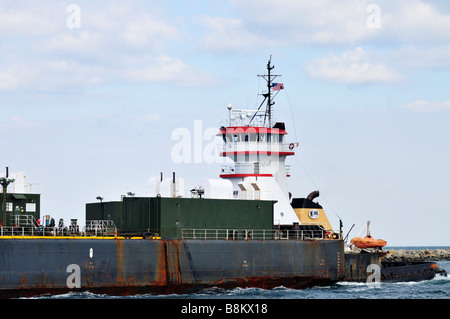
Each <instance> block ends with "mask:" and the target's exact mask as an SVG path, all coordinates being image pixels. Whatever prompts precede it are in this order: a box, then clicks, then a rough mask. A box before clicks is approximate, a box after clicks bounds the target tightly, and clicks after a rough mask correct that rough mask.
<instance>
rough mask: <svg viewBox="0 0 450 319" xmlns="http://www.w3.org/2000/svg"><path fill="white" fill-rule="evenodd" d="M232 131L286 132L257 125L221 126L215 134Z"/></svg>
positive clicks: (230, 132)
mask: <svg viewBox="0 0 450 319" xmlns="http://www.w3.org/2000/svg"><path fill="white" fill-rule="evenodd" d="M233 133H270V134H279V135H282V134H287V132H286V131H285V130H282V129H279V128H271V127H258V126H232V127H226V128H221V129H220V132H219V133H218V134H217V135H223V134H233Z"/></svg>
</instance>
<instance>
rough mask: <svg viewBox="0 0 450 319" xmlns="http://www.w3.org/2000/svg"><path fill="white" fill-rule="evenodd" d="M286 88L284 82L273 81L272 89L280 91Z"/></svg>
mask: <svg viewBox="0 0 450 319" xmlns="http://www.w3.org/2000/svg"><path fill="white" fill-rule="evenodd" d="M282 89H284V85H283V83H272V90H273V91H278V90H282Z"/></svg>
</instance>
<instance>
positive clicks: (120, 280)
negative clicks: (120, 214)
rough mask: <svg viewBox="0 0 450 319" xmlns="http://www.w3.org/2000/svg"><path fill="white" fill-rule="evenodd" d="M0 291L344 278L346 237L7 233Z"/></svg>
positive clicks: (170, 288) (133, 289)
mask: <svg viewBox="0 0 450 319" xmlns="http://www.w3.org/2000/svg"><path fill="white" fill-rule="evenodd" d="M0 255H1V257H0V262H1V264H0V297H3V298H8V297H19V296H34V295H39V294H60V293H66V292H69V291H86V290H88V291H91V292H94V293H107V294H113V295H128V294H138V293H157V294H167V293H190V292H194V291H198V290H201V289H203V288H207V287H223V288H234V287H260V288H267V289H270V288H274V287H277V286H285V287H288V288H306V287H311V286H315V285H330V284H332V283H335V282H337V281H340V280H341V279H342V278H343V274H344V273H343V270H344V258H343V255H344V254H343V241H342V240H302V241H296V240H266V241H262V240H248V241H246V240H242V241H232V240H178V239H176V240H150V239H145V240H144V239H128V240H127V239H108V240H102V239H48V238H47V239H32V240H31V239H2V240H0Z"/></svg>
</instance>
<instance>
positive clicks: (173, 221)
mask: <svg viewBox="0 0 450 319" xmlns="http://www.w3.org/2000/svg"><path fill="white" fill-rule="evenodd" d="M274 203H275V202H274V201H259V200H239V199H208V198H201V199H199V198H166V197H123V199H122V201H121V202H103V203H88V204H86V220H112V221H113V222H114V224H115V225H116V227H117V228H118V232H119V234H130V235H131V234H135V235H142V234H143V233H152V234H156V235H159V236H161V237H164V238H181V237H182V232H183V231H186V230H187V229H198V230H199V229H254V230H263V229H265V230H271V229H272V228H273V205H274Z"/></svg>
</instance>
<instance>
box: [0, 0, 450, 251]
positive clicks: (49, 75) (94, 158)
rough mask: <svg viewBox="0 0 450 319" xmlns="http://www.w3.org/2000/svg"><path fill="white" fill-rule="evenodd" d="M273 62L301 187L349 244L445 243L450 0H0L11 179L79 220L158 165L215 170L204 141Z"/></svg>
mask: <svg viewBox="0 0 450 319" xmlns="http://www.w3.org/2000/svg"><path fill="white" fill-rule="evenodd" d="M270 56H271V57H272V64H273V65H274V66H275V70H274V72H275V73H276V74H280V75H282V76H281V77H280V78H278V79H277V80H279V81H280V82H282V83H283V84H284V86H285V89H284V90H282V91H281V92H280V93H279V94H278V95H277V97H276V100H275V102H276V104H275V106H274V116H275V117H276V118H277V120H279V121H283V122H285V123H286V129H287V131H288V133H289V135H288V139H289V140H290V141H292V142H299V147H298V148H296V150H295V151H296V155H295V156H291V157H289V158H288V159H287V164H289V165H291V168H290V169H291V177H290V178H289V187H290V190H291V192H292V193H293V195H294V197H306V196H307V195H308V194H309V193H310V192H312V191H314V190H316V189H318V190H319V191H320V197H319V198H318V199H317V201H318V202H319V203H320V204H321V205H322V206H323V207H324V209H325V211H326V212H327V214H328V217H329V218H330V221H331V223H332V224H333V225H335V228H336V229H338V228H339V219H341V220H342V221H343V224H344V229H343V230H344V235H346V234H347V232H348V231H350V229H351V227H352V225H353V224H354V225H355V226H354V227H353V229H352V230H351V232H350V234H349V237H350V238H352V237H355V236H357V235H358V233H359V232H360V231H361V230H362V229H363V228H364V226H365V225H366V222H367V221H370V222H371V223H370V231H371V234H372V236H373V237H375V238H382V239H384V240H386V241H387V242H388V245H389V246H403V245H409V246H416V245H421V246H433V245H442V246H450V237H449V236H448V235H447V231H446V228H447V226H449V225H450V196H448V193H449V190H450V187H449V180H450V169H449V167H448V162H449V159H450V142H449V137H450V125H449V123H450V96H449V84H448V83H449V80H450V76H449V71H450V4H449V3H448V1H438V0H436V1H431V0H430V1H428V0H397V1H381V0H378V1H377V0H371V1H362V0H361V1H357V0H342V1H339V2H336V1H331V0H323V1H299V0H292V1H290V0H278V1H276V2H274V1H267V0H239V1H234V0H229V1H208V0H203V1H143V0H142V1H139V0H131V1H126V2H125V1H75V0H72V1H46V0H41V1H25V0H24V1H8V0H1V1H0V134H1V136H2V138H1V139H0V149H1V153H0V154H1V155H0V174H4V167H9V171H10V172H25V175H26V182H27V183H31V184H32V185H33V189H37V190H38V191H39V193H41V214H42V215H45V214H50V215H51V216H52V217H54V218H55V220H58V219H59V218H64V219H65V220H66V222H68V220H69V219H70V218H78V219H79V221H80V223H81V224H84V212H85V204H86V203H91V202H96V197H97V196H102V197H103V198H104V200H105V201H112V200H120V197H121V195H125V194H126V193H127V192H134V193H135V194H136V196H146V194H148V187H149V183H148V181H149V179H150V178H151V177H152V176H157V175H159V174H160V172H163V174H164V176H170V175H171V174H172V172H176V174H177V176H179V177H184V178H185V183H186V188H187V189H190V188H193V187H195V186H199V183H201V180H203V179H205V178H218V176H219V174H220V167H221V164H223V162H221V160H220V158H219V159H217V160H214V161H212V160H211V159H210V156H207V155H208V154H211V150H212V148H210V146H211V145H212V144H211V143H213V142H214V138H213V137H212V136H213V135H211V134H210V133H211V132H213V131H214V130H215V129H217V130H218V128H219V127H220V126H221V125H222V124H223V121H224V120H226V119H227V116H228V110H227V105H228V104H231V105H232V106H233V107H235V108H250V109H252V108H255V106H256V105H257V103H258V101H260V99H259V96H258V93H261V91H262V88H263V85H264V83H262V82H261V79H260V78H258V77H257V75H258V74H263V73H264V72H265V71H266V69H265V67H266V64H267V61H268V59H269V58H270ZM180 131H181V132H188V133H189V136H188V137H189V141H190V145H189V144H188V145H189V146H190V148H191V150H192V152H191V153H190V158H187V159H185V160H184V161H182V162H181V163H180V161H177V160H175V159H174V155H173V154H174V148H175V147H176V145H179V144H177V143H179V142H180V136H179V135H177V132H180ZM183 145H184V144H183ZM199 151H200V152H202V153H201V154H200V155H199V153H198V152H199ZM208 152H209V153H208ZM187 154H188V153H187Z"/></svg>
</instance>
